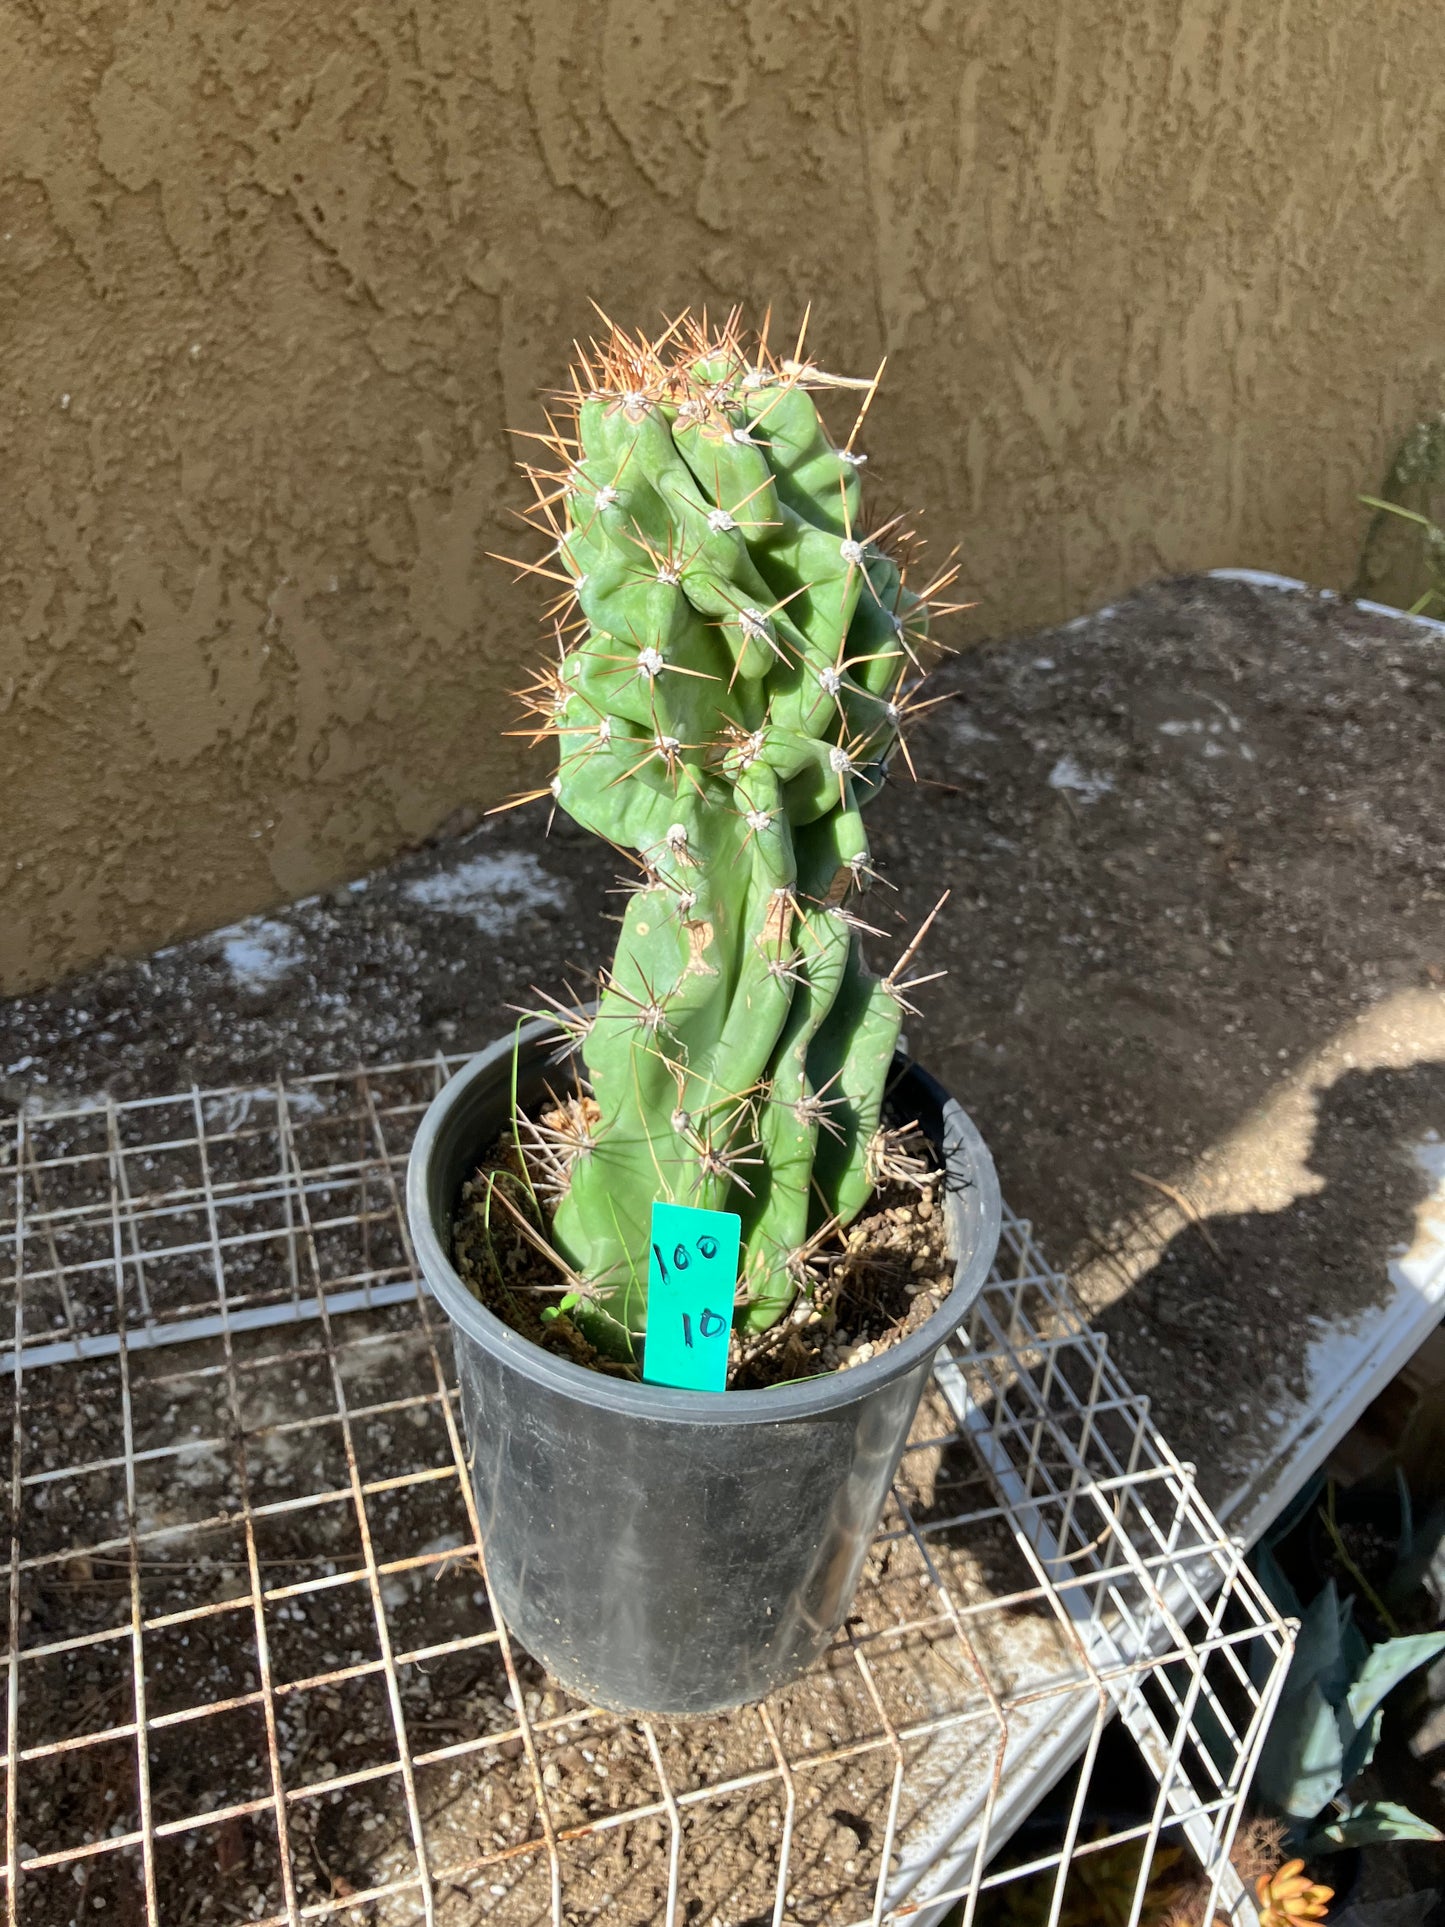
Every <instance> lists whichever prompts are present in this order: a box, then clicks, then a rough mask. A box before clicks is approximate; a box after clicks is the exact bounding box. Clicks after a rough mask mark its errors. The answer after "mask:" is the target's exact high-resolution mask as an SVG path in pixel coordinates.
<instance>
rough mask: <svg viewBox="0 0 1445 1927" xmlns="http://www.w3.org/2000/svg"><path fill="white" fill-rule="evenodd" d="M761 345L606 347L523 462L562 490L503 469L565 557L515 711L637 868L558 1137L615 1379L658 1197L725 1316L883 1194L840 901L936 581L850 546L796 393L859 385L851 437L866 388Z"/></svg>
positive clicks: (873, 1039) (882, 1037) (700, 342)
mask: <svg viewBox="0 0 1445 1927" xmlns="http://www.w3.org/2000/svg"><path fill="white" fill-rule="evenodd" d="M609 325H610V324H609ZM766 332H767V331H766V328H765V329H764V332H763V337H762V338H761V339H758V340H751V341H747V340H745V339H744V337H743V335H742V334H741V332H740V329H739V326H738V320H737V317H736V315H734V316H733V317H731V318H730V319H729V321H728V323H727V325H726V326H724V327H723V328H721V329H720V330H715V331H714V330H709V329H708V328H707V326H706V323H705V322H704V323H702V324H698V323H696V322H693V321H691V320H689V319H687V318H684V319H683V321H681V322H680V323H675V324H674V325H673V326H672V327H671V328H670V329H669V330H668V331H667V333H666V335H664V336H663V337H662V338H661V340H659V341H655V342H649V341H646V340H643V339H632V338H629V337H627V336H626V335H624V334H622V333H621V332H620V331H618V330H617V329H615V328H613V329H612V330H611V332H610V334H609V336H608V338H607V339H606V340H605V341H604V342H603V343H602V344H601V345H600V346H598V345H597V344H595V343H594V344H593V346H592V350H591V352H590V354H586V355H580V356H579V361H578V365H577V366H576V367H575V368H574V370H573V386H572V389H571V390H570V391H569V392H568V393H567V395H566V396H565V397H564V398H563V402H562V407H561V408H560V409H559V411H558V413H559V416H562V417H563V425H562V426H560V427H559V426H558V424H557V421H556V420H555V419H554V420H553V421H552V422H551V424H550V433H549V434H548V435H546V436H544V437H543V438H542V439H543V440H544V442H545V443H546V445H547V447H548V448H549V450H550V451H551V453H552V455H553V456H554V457H555V458H556V461H557V463H558V467H557V468H556V469H555V470H554V469H549V468H543V467H537V466H532V465H529V464H524V466H525V467H526V470H527V473H528V474H529V476H530V477H531V479H532V482H533V485H534V488H535V490H536V493H537V498H538V500H537V506H536V508H535V510H534V511H533V517H534V520H536V521H537V522H538V524H539V526H541V527H543V528H545V529H546V530H547V532H548V534H549V536H550V537H551V539H552V541H553V542H554V544H555V551H554V559H552V560H550V561H549V562H548V563H547V564H545V565H537V572H540V573H551V574H555V575H556V576H557V577H558V578H559V579H560V582H561V585H562V593H561V595H560V597H559V598H558V601H557V603H556V604H554V606H553V608H552V610H551V611H549V614H550V616H551V618H552V620H553V622H554V625H555V629H556V637H557V646H558V656H557V660H556V662H555V663H554V664H551V665H549V667H548V668H547V669H545V670H544V671H543V673H542V675H541V677H540V678H539V680H538V682H537V683H535V684H534V685H533V686H532V688H531V689H530V690H529V691H528V692H526V693H527V696H528V700H529V706H530V708H531V709H532V711H533V714H534V716H535V717H536V718H537V720H538V728H537V731H536V735H537V737H538V738H542V737H550V738H553V739H555V741H556V742H557V744H558V748H559V756H558V770H557V775H556V777H555V779H554V780H553V782H552V784H551V790H552V794H553V795H554V796H555V797H556V799H557V801H558V802H559V803H560V804H561V806H562V808H563V809H565V810H566V811H567V812H568V814H569V815H570V816H572V817H573V818H574V819H575V820H576V821H577V822H578V823H580V824H581V825H583V826H584V827H585V828H587V829H590V830H593V831H595V832H596V834H597V835H599V836H601V837H604V838H606V839H607V840H608V841H609V842H611V843H612V844H613V845H615V846H621V847H622V848H624V849H626V850H628V851H631V852H633V853H635V857H636V859H637V861H638V863H639V865H640V872H641V876H640V882H639V885H638V887H637V889H636V890H635V892H634V894H633V895H632V897H631V899H630V901H629V902H628V904H627V909H626V914H625V916H624V919H623V924H622V934H621V937H620V940H619V942H618V946H617V954H616V957H615V960H614V962H613V966H612V969H611V971H610V972H609V973H607V974H606V975H605V976H604V978H603V981H602V987H601V994H600V998H599V1002H598V1006H597V1011H596V1015H595V1018H594V1019H593V1020H592V1021H591V1023H590V1025H589V1026H588V1027H587V1028H586V1034H585V1037H584V1038H583V1056H584V1060H585V1063H586V1068H587V1074H588V1078H589V1080H590V1084H591V1090H592V1095H593V1097H594V1099H595V1105H593V1106H588V1107H586V1110H585V1113H584V1112H583V1110H582V1108H581V1107H576V1106H574V1111H575V1112H576V1117H575V1119H574V1123H573V1126H572V1127H571V1128H569V1129H567V1130H566V1132H565V1133H563V1134H560V1135H558V1134H554V1136H553V1140H552V1144H551V1153H552V1160H553V1170H554V1176H555V1178H556V1180H557V1183H556V1190H557V1192H558V1197H557V1202H556V1210H555V1217H554V1222H553V1237H554V1240H555V1242H556V1245H557V1247H558V1249H559V1250H560V1252H561V1253H562V1255H563V1256H564V1258H565V1259H566V1260H567V1262H568V1264H569V1265H570V1266H571V1267H572V1268H573V1269H574V1271H575V1272H576V1273H577V1274H578V1275H580V1277H581V1278H582V1279H584V1280H585V1281H586V1291H585V1296H584V1301H583V1302H582V1303H581V1304H580V1305H579V1306H578V1308H577V1310H576V1312H575V1313H574V1316H575V1317H576V1318H577V1319H578V1322H579V1323H581V1324H582V1326H583V1328H584V1329H585V1330H586V1332H587V1334H588V1336H589V1337H591V1338H592V1340H593V1341H594V1343H596V1344H597V1345H599V1346H600V1347H601V1348H602V1349H604V1350H606V1351H609V1352H612V1353H614V1354H617V1355H621V1356H630V1355H631V1354H632V1350H633V1341H634V1339H635V1337H636V1334H637V1333H638V1332H639V1331H640V1330H641V1329H642V1325H643V1310H644V1306H645V1298H646V1279H647V1248H648V1228H649V1219H650V1212H651V1206H652V1203H653V1200H654V1199H657V1198H666V1199H672V1200H675V1201H677V1202H680V1203H685V1204H696V1205H702V1206H705V1207H708V1208H712V1209H730V1210H736V1211H738V1212H739V1213H740V1215H741V1217H742V1221H743V1259H742V1267H741V1275H740V1277H739V1280H738V1304H739V1310H738V1313H737V1318H738V1321H739V1322H740V1323H741V1324H742V1325H744V1326H745V1327H747V1328H751V1329H754V1330H757V1329H762V1328H764V1327H766V1326H768V1325H770V1324H772V1323H773V1322H775V1321H776V1320H777V1319H778V1318H779V1317H781V1316H782V1314H783V1313H784V1312H785V1311H786V1310H787V1308H788V1306H789V1305H790V1304H791V1303H792V1301H793V1298H794V1297H795V1295H796V1293H797V1291H798V1289H799V1286H800V1283H801V1282H802V1281H803V1280H804V1277H805V1269H804V1260H805V1257H806V1253H807V1250H808V1248H809V1240H810V1238H815V1237H816V1236H817V1234H818V1233H819V1232H820V1230H821V1229H822V1228H823V1227H825V1226H828V1225H832V1224H837V1225H846V1224H847V1223H848V1222H849V1221H850V1220H851V1219H852V1218H854V1217H855V1216H856V1215H857V1213H858V1212H859V1211H860V1210H861V1208H862V1207H863V1205H864V1204H865V1202H866V1201H867V1199H868V1197H869V1195H870V1192H871V1190H872V1188H873V1184H874V1181H875V1177H876V1152H877V1145H878V1142H879V1128H880V1126H879V1114H880V1107H881V1104H882V1099H883V1090H884V1081H885V1078H886V1075H887V1072H888V1068H889V1064H890V1062H891V1059H892V1055H893V1050H894V1045H895V1043H896V1041H897V1037H898V1031H899V1024H900V1012H901V1008H902V1007H903V1000H902V992H903V990H904V989H906V985H901V984H900V983H899V982H898V980H897V977H896V975H895V976H894V977H889V978H878V977H875V976H873V975H871V974H870V973H869V971H868V970H867V969H866V968H865V965H864V962H863V958H862V955H861V952H860V947H859V930H858V921H857V918H856V916H855V915H854V913H853V911H852V909H851V907H850V906H851V904H852V902H853V899H854V898H855V896H856V895H857V893H858V892H860V891H861V890H862V889H863V888H864V887H865V886H866V884H867V881H868V878H869V869H868V841H867V836H866V834H865V831H864V826H863V818H862V809H863V806H864V805H865V804H866V803H867V801H868V800H869V798H870V797H871V796H872V795H873V794H874V793H875V792H876V790H877V789H878V787H879V785H880V783H881V781H882V777H883V772H884V768H885V765H886V763H887V761H888V758H889V756H890V755H891V753H892V752H893V750H894V748H895V747H896V746H897V744H898V741H899V726H900V723H901V722H902V721H903V720H904V718H905V715H906V712H907V710H908V708H909V705H910V702H911V700H912V698H913V691H914V689H915V687H916V684H917V681H918V672H919V666H920V654H921V651H922V648H923V645H924V643H925V640H926V638H927V635H928V618H929V609H930V604H933V606H934V608H935V610H936V609H937V606H938V605H937V603H936V600H935V599H936V597H937V595H938V593H939V591H940V590H941V589H942V588H943V587H944V586H945V585H946V583H947V582H948V581H950V580H951V579H952V576H953V573H954V572H953V571H952V570H951V569H949V570H945V571H944V572H943V574H942V575H940V576H939V577H938V578H937V579H936V580H935V581H934V582H933V583H931V584H930V585H929V586H928V587H927V588H926V589H924V590H923V591H922V592H915V591H914V590H911V589H910V588H909V587H908V586H906V584H905V581H904V574H903V566H902V563H901V560H900V555H899V552H900V551H901V550H902V549H903V548H904V547H906V540H905V539H901V538H898V537H897V535H896V531H895V529H894V525H889V528H888V529H886V530H878V531H876V532H875V533H874V534H873V535H872V536H871V537H870V536H868V535H866V534H864V532H863V524H862V519H861V514H862V511H861V502H860V493H861V491H860V474H859V471H860V468H861V465H862V463H863V461H864V459H865V458H864V457H863V456H862V455H861V454H858V453H856V452H855V451H854V449H853V447H852V443H851V439H850V442H849V444H848V445H847V446H845V447H843V448H838V447H835V446H834V444H833V442H832V441H831V440H830V438H829V436H828V435H827V434H826V432H825V431H824V428H823V425H822V423H821V421H820V419H819V416H818V411H817V408H816V407H815V405H814V401H813V394H814V393H815V392H817V391H819V390H821V389H828V388H845V389H846V388H854V389H858V390H860V391H862V400H863V407H862V410H861V411H860V414H859V417H858V419H859V421H860V422H861V420H862V415H863V413H866V409H867V405H868V402H870V401H871V399H872V396H873V392H874V388H875V387H876V378H875V381H874V382H871V383H868V382H848V381H844V380H841V379H839V378H836V377H832V376H827V375H824V374H822V373H821V372H820V371H819V370H818V369H816V368H814V367H812V366H811V365H808V364H805V363H804V362H803V361H802V360H801V342H800V344H799V349H798V352H797V353H796V354H795V355H794V357H792V358H790V359H786V360H779V359H777V358H775V357H774V355H773V354H772V353H771V352H770V351H769V349H768V347H767V342H766ZM856 433H857V426H856V424H855V428H854V434H855V435H856ZM890 534H893V536H894V541H893V544H892V546H893V549H894V553H892V554H890V553H889V552H888V548H887V547H885V542H886V541H887V538H888V536H889V535H890Z"/></svg>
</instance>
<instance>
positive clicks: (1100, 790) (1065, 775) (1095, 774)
mask: <svg viewBox="0 0 1445 1927" xmlns="http://www.w3.org/2000/svg"><path fill="white" fill-rule="evenodd" d="M1113 787H1114V779H1113V777H1112V776H1106V775H1104V773H1103V772H1102V771H1101V770H1086V769H1084V768H1083V767H1082V766H1081V765H1080V764H1078V763H1076V762H1075V761H1074V759H1073V757H1072V756H1061V757H1060V758H1059V760H1058V762H1057V763H1055V764H1054V766H1053V768H1052V769H1051V770H1050V771H1049V788H1050V789H1055V790H1067V791H1068V792H1069V794H1070V795H1071V796H1077V797H1078V799H1079V801H1080V802H1081V803H1097V802H1098V800H1099V798H1100V797H1101V796H1107V795H1108V794H1109V792H1110V790H1111V789H1113Z"/></svg>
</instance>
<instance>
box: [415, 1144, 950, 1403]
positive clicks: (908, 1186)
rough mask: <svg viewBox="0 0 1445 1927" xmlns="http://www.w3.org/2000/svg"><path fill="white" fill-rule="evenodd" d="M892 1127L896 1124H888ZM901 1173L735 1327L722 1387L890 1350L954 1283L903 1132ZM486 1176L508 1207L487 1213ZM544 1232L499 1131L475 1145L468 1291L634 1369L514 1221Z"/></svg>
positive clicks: (460, 1266)
mask: <svg viewBox="0 0 1445 1927" xmlns="http://www.w3.org/2000/svg"><path fill="white" fill-rule="evenodd" d="M890 1121H892V1122H894V1123H895V1124H896V1120H890ZM906 1164H907V1168H908V1175H907V1176H906V1177H902V1178H894V1179H889V1180H885V1181H884V1183H883V1184H881V1185H880V1186H879V1188H878V1190H877V1191H875V1193H874V1196H873V1199H872V1202H871V1203H870V1204H869V1206H868V1208H867V1209H866V1210H865V1211H864V1212H863V1213H862V1215H861V1216H860V1217H859V1218H857V1219H856V1220H855V1221H854V1223H853V1224H851V1225H850V1226H849V1227H848V1228H847V1230H846V1231H844V1232H842V1233H841V1234H838V1235H836V1236H835V1237H833V1238H832V1239H830V1240H829V1241H827V1242H826V1243H824V1244H822V1245H820V1246H819V1248H818V1250H817V1251H816V1253H815V1254H814V1256H813V1260H812V1264H811V1273H812V1276H813V1278H814V1281H815V1282H814V1285H813V1287H812V1289H811V1290H810V1292H809V1293H808V1295H807V1296H806V1297H805V1298H801V1299H800V1300H799V1302H798V1304H797V1305H796V1306H795V1307H794V1310H793V1312H792V1313H791V1314H789V1315H788V1316H786V1317H784V1318H783V1319H781V1320H780V1321H779V1322H778V1323H777V1324H776V1325H774V1326H773V1327H772V1328H771V1329H770V1330H768V1331H766V1332H747V1333H745V1332H741V1331H738V1330H736V1329H735V1330H734V1332H733V1336H732V1344H731V1348H730V1356H729V1362H728V1387H729V1389H730V1390H732V1391H753V1390H759V1389H762V1388H764V1387H766V1386H769V1385H782V1384H791V1383H795V1382H796V1381H797V1380H799V1379H804V1378H812V1377H816V1376H818V1375H820V1374H822V1373H825V1372H832V1371H846V1370H847V1369H848V1368H849V1367H850V1366H854V1365H861V1364H864V1363H866V1362H867V1361H868V1360H869V1359H870V1358H876V1357H878V1356H879V1355H880V1354H881V1353H883V1352H885V1351H888V1350H890V1349H891V1348H892V1347H893V1346H894V1345H896V1344H898V1343H899V1342H900V1341H901V1340H902V1339H904V1338H907V1337H908V1336H909V1335H910V1334H911V1333H912V1332H914V1331H916V1330H918V1328H919V1327H920V1326H921V1325H923V1324H924V1323H925V1322H926V1320H928V1319H929V1318H931V1317H932V1316H933V1314H934V1312H936V1311H937V1310H938V1308H939V1306H940V1305H941V1304H942V1303H943V1301H944V1299H945V1298H946V1297H947V1296H948V1294H949V1292H950V1291H951V1290H952V1288H953V1261H952V1259H951V1258H950V1257H949V1255H948V1245H947V1231H946V1221H945V1217H944V1212H943V1208H942V1186H943V1176H944V1174H943V1172H942V1170H941V1169H940V1168H939V1164H938V1159H937V1157H936V1155H935V1154H934V1151H933V1147H932V1146H931V1145H930V1144H929V1143H928V1141H927V1139H926V1138H924V1137H923V1136H922V1134H921V1133H918V1132H916V1131H914V1132H912V1133H911V1134H910V1136H909V1138H908V1140H907V1145H906ZM493 1182H496V1183H497V1184H498V1185H499V1186H500V1187H501V1188H502V1189H503V1191H504V1195H505V1197H506V1199H507V1200H508V1202H509V1204H510V1205H511V1210H510V1211H509V1210H507V1209H505V1208H504V1209H502V1210H500V1211H499V1210H498V1209H496V1208H495V1206H493V1207H492V1208H491V1209H490V1210H489V1209H488V1198H489V1195H490V1192H491V1189H492V1184H493ZM524 1219H525V1220H526V1222H527V1223H528V1224H529V1225H530V1226H532V1227H533V1228H534V1230H535V1231H536V1232H540V1234H541V1236H542V1237H543V1238H544V1239H547V1238H549V1234H550V1228H551V1226H550V1219H551V1214H550V1211H549V1210H548V1208H547V1206H546V1204H545V1202H539V1201H538V1200H537V1199H535V1198H534V1196H533V1195H532V1193H531V1191H530V1189H529V1187H528V1185H527V1184H526V1183H525V1182H524V1180H523V1178H522V1176H521V1170H520V1164H519V1160H518V1154H517V1147H516V1142H515V1139H514V1138H513V1137H512V1136H511V1134H510V1133H508V1134H507V1135H506V1136H504V1137H502V1138H499V1139H497V1140H496V1141H494V1142H493V1143H492V1144H491V1145H489V1146H488V1147H487V1149H486V1150H485V1151H484V1152H483V1154H482V1156H481V1158H480V1159H479V1162H478V1170H477V1176H476V1177H475V1178H473V1179H471V1180H470V1181H469V1182H468V1183H467V1184H466V1185H465V1187H464V1188H463V1192H462V1197H461V1202H460V1204H459V1206H458V1210H457V1214H456V1218H455V1221H454V1225H453V1238H454V1255H455V1263H456V1267H457V1270H458V1272H459V1274H460V1275H461V1277H462V1279H463V1281H464V1283H465V1284H466V1286H467V1288H468V1289H469V1290H470V1291H471V1292H472V1293H473V1294H474V1295H475V1296H476V1297H477V1298H478V1299H479V1300H480V1301H481V1303H482V1304H484V1305H485V1306H486V1307H487V1309H488V1310H489V1311H491V1312H493V1313H494V1314H495V1315H496V1316H497V1317H498V1318H500V1319H501V1320H502V1321H503V1323H504V1324H506V1325H508V1326H510V1327H511V1329H512V1330H513V1331H515V1332H518V1333H519V1334H520V1335H521V1336H522V1337H524V1338H528V1339H531V1340H532V1342H533V1343H534V1344H538V1345H541V1346H542V1347H543V1348H544V1349H546V1350H548V1351H552V1352H556V1353H557V1354H558V1355H559V1356H561V1357H564V1358H568V1359H570V1360H572V1362H573V1363H574V1364H578V1365H583V1366H587V1367H590V1368H592V1369H594V1370H597V1371H602V1372H607V1373H610V1374H612V1375H614V1376H622V1377H627V1378H636V1377H638V1376H639V1375H640V1374H639V1371H638V1368H637V1367H636V1366H635V1365H629V1364H620V1363H618V1362H617V1361H615V1360H613V1359H609V1358H607V1357H604V1356H603V1355H602V1354H601V1353H600V1352H598V1351H597V1349H596V1348H595V1347H594V1346H593V1345H592V1344H591V1343H590V1342H589V1340H588V1339H587V1337H586V1336H585V1334H584V1333H583V1332H582V1331H581V1330H580V1329H579V1328H578V1326H577V1325H576V1324H575V1323H574V1322H573V1320H572V1319H571V1318H570V1317H569V1316H568V1315H567V1313H566V1312H565V1311H560V1310H558V1309H557V1308H556V1307H557V1302H558V1299H559V1297H560V1296H561V1295H562V1293H563V1289H564V1287H563V1286H562V1285H561V1283H560V1281H559V1277H558V1272H557V1268H556V1266H555V1264H554V1263H553V1261H552V1259H551V1258H550V1257H549V1256H548V1254H547V1253H546V1251H544V1250H542V1249H540V1248H539V1246H538V1244H537V1243H536V1242H534V1237H533V1236H532V1235H530V1234H529V1232H528V1230H525V1229H524V1228H523V1222H522V1221H523V1220H524Z"/></svg>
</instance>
